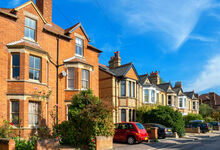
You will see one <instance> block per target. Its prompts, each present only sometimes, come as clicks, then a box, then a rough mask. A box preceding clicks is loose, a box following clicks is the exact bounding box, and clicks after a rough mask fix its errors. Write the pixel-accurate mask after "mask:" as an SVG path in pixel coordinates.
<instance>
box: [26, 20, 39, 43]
mask: <svg viewBox="0 0 220 150" xmlns="http://www.w3.org/2000/svg"><path fill="white" fill-rule="evenodd" d="M26 19H29V20H31V21H33V22H34V23H35V28H32V27H30V26H26V23H25V24H24V26H25V29H26V28H27V29H28V30H32V31H34V39H33V38H31V36H30V32H29V37H26V36H25V34H26V33H25V29H24V37H25V38H27V39H29V40H32V41H36V39H37V21H36V20H34V19H32V18H30V17H25V22H26Z"/></svg>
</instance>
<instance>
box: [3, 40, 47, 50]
mask: <svg viewBox="0 0 220 150" xmlns="http://www.w3.org/2000/svg"><path fill="white" fill-rule="evenodd" d="M7 47H8V48H24V47H25V48H30V49H34V50H38V51H40V52H42V53H47V52H46V51H44V50H43V49H42V48H41V46H40V45H39V44H38V43H35V42H31V41H28V40H24V39H21V40H19V41H15V42H11V43H8V44H7Z"/></svg>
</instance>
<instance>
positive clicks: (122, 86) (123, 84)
mask: <svg viewBox="0 0 220 150" xmlns="http://www.w3.org/2000/svg"><path fill="white" fill-rule="evenodd" d="M121 96H125V81H123V80H122V81H121Z"/></svg>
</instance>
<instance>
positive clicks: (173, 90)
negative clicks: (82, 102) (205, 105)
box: [99, 52, 199, 122]
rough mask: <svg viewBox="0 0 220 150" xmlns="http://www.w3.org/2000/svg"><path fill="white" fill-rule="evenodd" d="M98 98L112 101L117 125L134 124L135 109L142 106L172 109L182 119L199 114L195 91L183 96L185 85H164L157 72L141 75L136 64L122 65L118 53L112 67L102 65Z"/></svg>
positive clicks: (111, 61) (185, 93)
mask: <svg viewBox="0 0 220 150" xmlns="http://www.w3.org/2000/svg"><path fill="white" fill-rule="evenodd" d="M99 95H100V98H101V99H102V100H104V101H111V102H112V104H113V107H114V112H113V119H114V122H122V121H133V120H135V116H136V109H137V108H138V107H141V106H143V105H163V106H167V105H168V106H170V107H172V108H173V109H174V110H178V111H180V112H181V113H182V115H187V114H189V113H194V114H198V113H199V98H198V94H196V93H195V92H194V91H190V92H184V91H183V89H182V83H181V82H176V83H175V86H174V87H173V86H172V85H171V83H170V82H168V83H161V78H160V76H159V73H158V71H156V72H152V73H150V75H149V74H145V75H138V73H137V71H136V69H135V67H134V65H133V63H128V64H124V65H121V58H120V56H119V52H115V55H114V56H113V57H111V59H110V61H109V66H105V65H102V64H100V65H99Z"/></svg>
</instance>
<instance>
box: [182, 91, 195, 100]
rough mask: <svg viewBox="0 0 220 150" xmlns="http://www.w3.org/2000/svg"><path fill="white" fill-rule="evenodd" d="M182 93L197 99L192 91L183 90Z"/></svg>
mask: <svg viewBox="0 0 220 150" xmlns="http://www.w3.org/2000/svg"><path fill="white" fill-rule="evenodd" d="M184 94H185V95H186V96H188V97H189V98H190V99H198V97H196V95H195V92H194V91H190V92H184Z"/></svg>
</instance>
